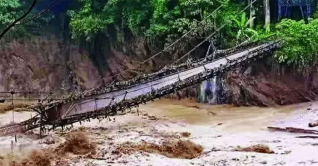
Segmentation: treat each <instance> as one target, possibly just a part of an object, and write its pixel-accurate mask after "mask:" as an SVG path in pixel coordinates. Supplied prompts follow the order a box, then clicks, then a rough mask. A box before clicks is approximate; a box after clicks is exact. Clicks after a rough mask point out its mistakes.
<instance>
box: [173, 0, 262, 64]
mask: <svg viewBox="0 0 318 166" xmlns="http://www.w3.org/2000/svg"><path fill="white" fill-rule="evenodd" d="M256 1H257V0H254V1H253V2H251V3H250V4H249V5H247V6H246V7H245V8H244V9H242V10H241V11H240V12H239V13H238V14H242V13H243V12H244V11H245V10H246V9H248V8H249V7H250V6H252V5H253V4H254V3H255V2H256ZM229 23H231V22H230V21H226V22H225V24H223V25H222V26H221V27H219V28H218V29H217V30H216V31H214V32H213V33H212V34H211V35H209V36H208V37H206V38H205V39H204V40H203V41H202V42H200V43H199V44H198V45H196V46H195V47H194V48H193V49H191V50H190V51H189V52H187V53H186V54H184V55H183V56H182V57H180V58H179V59H177V60H176V61H175V62H174V63H172V64H177V63H178V62H180V61H181V60H182V59H183V58H185V57H186V56H188V55H190V54H191V53H192V52H193V51H194V50H196V49H197V48H198V47H199V46H201V45H202V44H203V43H204V42H206V41H208V40H209V39H210V38H211V37H212V36H214V35H215V34H216V33H217V32H219V31H220V30H221V29H223V28H224V27H225V26H226V25H228V24H229Z"/></svg>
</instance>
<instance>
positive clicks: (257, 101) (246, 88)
mask: <svg viewBox="0 0 318 166" xmlns="http://www.w3.org/2000/svg"><path fill="white" fill-rule="evenodd" d="M217 80H219V81H217V82H214V83H213V79H211V80H208V82H209V83H211V85H210V86H211V87H210V92H209V94H210V95H211V96H210V97H208V98H210V99H212V98H213V95H217V96H216V98H217V100H216V102H217V103H218V104H233V105H236V106H277V105H288V104H295V103H301V102H308V101H313V100H316V99H317V97H318V73H317V72H313V73H310V74H307V75H305V74H302V73H300V72H297V71H295V70H294V69H292V67H290V66H287V65H283V64H278V63H277V62H276V61H275V60H274V59H273V57H268V58H267V59H262V60H259V61H256V62H253V64H251V65H248V66H244V67H240V68H237V69H235V70H232V71H229V72H227V73H225V74H223V75H222V76H220V77H219V78H217ZM213 86H216V89H215V90H214V92H212V91H213ZM202 88H203V89H202ZM205 88H206V87H205V86H201V85H194V86H192V87H190V88H187V89H185V90H182V91H179V92H178V93H177V94H173V95H170V96H169V98H173V99H179V98H186V97H190V98H196V99H197V101H200V102H201V100H202V96H198V95H200V92H202V91H203V92H204V91H206V89H205ZM203 98H204V97H203ZM210 101H211V100H210ZM214 102H215V101H214Z"/></svg>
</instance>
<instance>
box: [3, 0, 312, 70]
mask: <svg viewBox="0 0 318 166" xmlns="http://www.w3.org/2000/svg"><path fill="white" fill-rule="evenodd" d="M43 2H44V1H43ZM48 2H50V1H48ZM29 4H30V2H25V1H20V0H0V29H3V28H4V27H5V26H7V25H8V24H9V23H11V22H12V21H13V20H14V19H16V18H17V17H18V16H19V15H21V14H23V11H24V10H25V9H27V7H28V6H29ZM260 4H261V3H260ZM260 4H258V6H256V5H255V6H256V8H257V9H258V10H261V8H262V7H261V5H260ZM220 5H222V7H221V8H220V10H218V11H215V9H217V8H218V7H219V6H220ZM44 6H47V5H44ZM244 6H246V2H239V1H236V2H234V1H229V0H147V1H143V0H74V1H73V7H72V8H69V9H67V10H68V11H67V15H66V16H65V17H68V18H69V19H70V22H69V23H68V22H67V26H68V27H69V28H70V32H71V36H72V38H73V39H74V41H85V42H88V43H89V42H92V43H93V44H91V45H90V46H91V48H92V49H96V48H99V47H100V45H102V44H105V43H104V42H100V41H99V40H95V39H96V38H99V39H100V38H109V40H108V41H109V42H111V43H112V44H115V45H116V46H121V44H123V43H127V42H129V41H131V40H132V39H136V38H142V39H143V40H145V41H146V43H147V44H148V46H149V48H150V49H151V53H156V52H157V51H159V50H161V49H162V48H163V47H164V46H165V45H167V44H169V43H172V42H173V41H175V40H176V39H178V38H180V37H181V36H182V35H183V34H185V33H188V32H189V31H190V29H195V30H194V31H192V33H190V34H189V35H188V37H187V38H185V39H183V41H182V42H181V43H180V45H179V46H178V47H179V49H180V48H188V49H189V48H193V46H194V45H196V44H197V43H199V42H201V41H202V40H203V39H204V38H205V37H207V36H208V35H210V34H211V33H213V32H215V30H216V29H218V28H219V27H220V26H222V25H224V24H225V23H227V26H225V27H224V28H223V29H222V30H221V31H220V32H218V33H216V35H215V36H214V42H215V44H216V45H217V47H221V48H222V47H230V46H234V45H236V44H239V43H241V42H246V41H256V40H276V39H283V40H284V44H283V48H282V49H281V50H279V51H277V52H276V57H277V59H278V61H279V62H281V63H287V64H293V65H296V66H306V65H307V66H308V65H313V64H316V62H317V61H318V59H317V50H318V44H317V43H318V31H317V29H318V12H316V13H314V14H313V15H312V19H310V20H309V21H294V20H291V19H284V20H282V21H281V22H279V23H277V24H272V25H271V31H269V28H268V29H264V24H263V23H262V22H260V20H262V19H260V17H264V16H263V15H262V14H259V13H258V14H256V16H255V17H250V16H249V10H246V11H245V12H241V13H240V11H241V10H242V9H243V7H244ZM36 10H39V8H37V9H36ZM36 10H35V11H34V13H36ZM213 11H215V12H214V13H213ZM34 13H33V14H34ZM52 18H54V15H45V16H42V17H40V19H37V20H35V21H31V22H29V23H27V24H23V25H19V26H17V27H16V28H14V29H13V30H12V31H11V32H10V34H9V35H7V36H14V35H15V36H25V35H26V34H31V35H35V34H39V32H41V28H42V26H43V25H44V24H47V23H48V22H50V21H51V20H52ZM56 18H59V17H56ZM62 20H67V19H66V18H65V19H62ZM60 21H61V20H58V21H57V23H60ZM251 21H253V22H254V21H256V26H255V28H252V27H250V22H251ZM55 24H56V23H55ZM63 29H64V28H63ZM22 34H23V35H22ZM269 36H270V37H269ZM98 44H99V45H98ZM172 49H174V48H172ZM96 52H102V50H101V51H95V52H94V51H92V52H91V53H92V54H93V53H96ZM184 52H186V51H184Z"/></svg>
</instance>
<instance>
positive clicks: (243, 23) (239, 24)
mask: <svg viewBox="0 0 318 166" xmlns="http://www.w3.org/2000/svg"><path fill="white" fill-rule="evenodd" d="M233 19H234V23H235V25H234V26H235V27H236V28H237V29H238V31H237V33H236V41H237V43H240V42H246V41H251V40H256V39H258V32H257V31H255V30H254V29H252V28H250V27H249V25H250V22H252V21H253V20H254V19H255V17H252V18H250V19H248V20H247V18H246V13H242V15H241V19H240V20H238V19H236V18H233Z"/></svg>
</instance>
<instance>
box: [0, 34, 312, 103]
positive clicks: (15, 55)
mask: <svg viewBox="0 0 318 166" xmlns="http://www.w3.org/2000/svg"><path fill="white" fill-rule="evenodd" d="M134 43H135V44H131V45H128V46H125V47H122V48H121V49H120V51H119V50H116V49H115V48H113V47H112V46H109V47H107V49H103V50H99V53H98V56H103V57H94V55H95V54H94V53H88V51H87V50H85V49H80V48H79V46H75V45H69V44H66V43H63V42H61V41H59V40H58V39H56V38H54V37H51V38H48V37H38V38H33V39H28V40H26V39H20V40H15V41H12V42H10V43H7V44H6V45H2V46H0V91H11V90H15V91H54V92H55V93H56V94H59V95H60V94H67V93H69V92H74V91H83V90H85V89H91V88H94V87H97V86H100V85H102V84H103V81H102V79H101V78H106V79H107V78H110V76H112V75H114V73H118V72H121V71H123V70H126V69H127V68H132V67H134V66H135V67H136V66H137V65H136V64H138V62H137V61H136V60H138V58H139V59H144V58H145V57H147V56H149V51H147V49H146V46H145V44H144V43H143V42H142V41H139V42H134ZM95 51H96V50H95ZM100 51H102V53H101V52H100ZM103 51H104V52H103ZM128 55H129V56H128ZM96 56H97V54H96ZM97 62H98V63H97ZM101 65H102V66H103V69H101V67H100V66H101ZM150 68H153V67H151V66H148V69H150ZM148 72H149V71H148ZM136 74H138V71H135V72H130V73H125V74H123V75H122V76H121V77H119V79H127V78H129V77H133V76H134V75H136ZM317 74H318V73H314V74H309V76H304V75H303V74H299V73H297V72H295V71H294V70H292V69H291V68H290V67H288V66H284V65H279V64H277V63H276V62H273V59H272V58H268V59H263V60H260V61H257V62H254V63H253V64H252V65H250V66H246V67H241V68H238V69H236V70H233V71H230V72H228V73H225V74H224V75H223V76H221V79H219V80H221V81H217V85H216V86H217V90H216V91H215V92H213V95H214V93H216V94H217V96H218V97H217V100H216V101H217V103H227V104H234V105H239V106H242V105H244V106H249V105H258V106H273V105H287V104H293V103H299V102H306V101H310V100H315V99H316V98H317V94H318V85H317V84H318V83H317V81H316V80H317V79H318V77H317V76H318V75H317ZM105 82H106V83H107V82H111V80H106V81H105ZM213 86H215V85H213ZM199 87H200V85H195V86H192V87H189V88H187V89H185V90H182V91H180V92H179V93H178V94H173V95H170V96H168V98H185V97H190V98H198V96H199V95H201V94H200V92H202V89H200V88H199ZM201 88H202V86H201ZM212 89H213V88H212ZM36 95H37V94H36ZM201 97H202V95H201ZM214 100H215V98H214Z"/></svg>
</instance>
